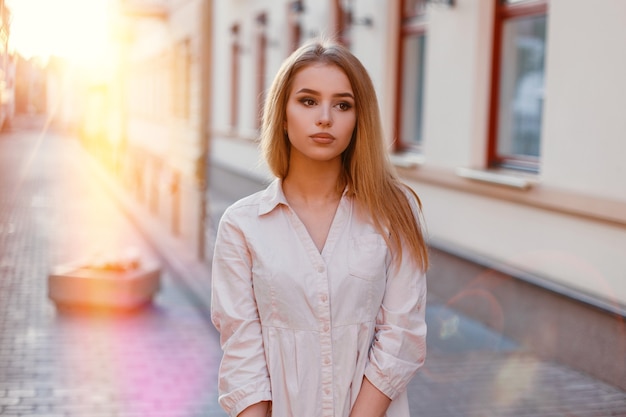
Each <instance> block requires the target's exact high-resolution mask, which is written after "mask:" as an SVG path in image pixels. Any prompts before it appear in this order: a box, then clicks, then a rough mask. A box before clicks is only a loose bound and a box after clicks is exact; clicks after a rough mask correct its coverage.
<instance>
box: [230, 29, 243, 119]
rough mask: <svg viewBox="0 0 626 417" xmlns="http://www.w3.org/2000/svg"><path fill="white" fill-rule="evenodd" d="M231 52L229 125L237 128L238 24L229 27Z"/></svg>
mask: <svg viewBox="0 0 626 417" xmlns="http://www.w3.org/2000/svg"><path fill="white" fill-rule="evenodd" d="M230 33H231V36H232V39H231V52H230V74H231V79H230V126H231V128H233V129H235V128H237V125H238V123H239V69H240V66H241V63H240V62H239V57H240V55H241V54H240V51H241V45H240V43H239V25H238V24H234V25H233V26H231V28H230Z"/></svg>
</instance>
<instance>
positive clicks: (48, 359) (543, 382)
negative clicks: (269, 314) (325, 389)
mask: <svg viewBox="0 0 626 417" xmlns="http://www.w3.org/2000/svg"><path fill="white" fill-rule="evenodd" d="M103 173H104V171H99V170H98V169H97V168H95V167H94V166H93V160H91V159H90V158H89V157H87V155H86V153H85V151H84V150H83V149H82V148H81V146H80V145H79V144H78V143H77V141H76V140H74V139H70V138H66V137H63V136H62V135H60V134H56V133H54V132H47V131H45V129H44V130H42V127H41V126H40V125H39V124H34V125H32V126H29V125H28V124H22V125H21V127H20V126H18V127H17V128H16V129H15V131H13V132H11V133H8V134H7V133H4V134H0V415H2V416H10V417H11V416H48V417H56V416H59V417H60V416H63V417H74V416H80V417H108V416H111V417H114V416H119V417H127V416H128V417H152V416H154V417H161V416H163V417H178V416H180V417H195V416H206V417H218V416H220V417H221V416H224V413H223V412H222V410H221V409H220V408H219V406H218V405H217V402H216V388H215V381H216V372H217V365H218V361H219V358H220V356H221V352H220V350H219V345H218V340H217V334H216V332H215V329H214V328H213V327H212V325H211V324H210V322H209V321H208V316H207V312H208V310H207V308H208V306H207V304H206V300H207V293H206V288H207V287H206V285H205V284H206V282H205V281H206V279H208V277H206V276H204V275H208V274H207V273H206V272H205V270H204V269H203V268H199V267H198V266H197V265H193V262H192V261H190V260H188V257H187V256H185V254H184V253H182V252H181V251H180V250H177V248H176V247H175V246H171V245H170V246H168V245H169V243H168V242H169V241H168V240H167V239H166V238H165V237H164V235H163V234H162V233H161V232H159V230H158V227H155V224H154V223H150V222H149V221H147V216H145V212H142V211H141V207H139V206H136V205H133V202H132V199H128V198H127V197H128V196H125V195H124V192H123V191H122V189H121V188H116V187H115V184H114V181H112V179H111V178H107V177H106V175H105V174H103ZM211 202H212V203H213V204H214V205H215V207H222V208H223V207H225V206H226V205H228V204H229V201H225V200H224V199H221V200H220V196H219V195H212V196H211ZM219 213H220V209H217V210H214V211H213V216H214V217H215V219H214V221H215V220H216V218H217V217H219ZM129 247H134V248H137V250H139V252H140V254H141V257H142V259H157V260H160V261H161V262H162V264H163V266H164V270H163V273H162V277H161V278H162V288H161V290H160V291H159V293H158V295H157V296H156V298H155V300H154V303H153V305H152V306H151V307H149V308H146V309H143V310H141V311H139V312H137V313H135V314H128V315H123V316H110V315H99V314H90V315H85V314H62V313H60V312H59V311H57V310H56V308H55V306H54V304H52V303H51V302H50V300H48V298H47V275H48V273H49V270H50V267H51V266H53V265H57V264H59V263H64V262H67V261H73V260H76V259H81V258H83V257H85V256H90V255H92V254H94V253H98V252H102V253H117V252H119V251H120V250H123V249H126V248H129ZM190 278H191V279H190ZM194 283H195V284H194ZM197 283H201V285H196V284H197ZM427 320H428V324H429V335H428V348H429V354H428V359H427V361H426V365H425V367H424V368H423V369H422V370H421V371H420V372H419V373H418V375H417V376H416V378H415V379H414V380H413V381H412V383H411V385H410V386H409V398H410V401H411V404H410V405H411V411H412V415H413V417H419V416H428V417H495V416H504V417H509V416H510V417H517V416H520V417H565V416H568V417H571V416H577V417H592V416H593V417H604V416H626V393H624V392H623V391H620V390H617V389H616V388H614V387H611V386H609V385H606V384H604V383H602V382H601V381H598V380H596V379H593V378H590V377H588V376H586V375H583V374H580V373H578V372H576V371H575V370H573V369H570V368H567V367H563V366H561V365H559V364H556V363H552V362H543V361H540V360H539V359H538V358H536V357H534V356H532V355H530V354H529V353H527V352H524V351H523V350H521V349H520V348H519V346H517V345H516V344H515V343H514V342H512V341H510V340H506V339H504V338H502V337H501V336H500V335H498V334H495V333H494V332H492V331H490V330H489V329H487V328H485V327H484V326H482V325H481V324H479V323H476V322H473V321H471V320H469V319H467V318H465V317H463V316H461V315H458V314H456V313H455V312H454V311H452V310H450V309H447V308H446V307H445V306H444V303H442V302H441V301H440V300H437V299H436V298H434V297H432V296H431V298H430V299H429V307H428V309H427Z"/></svg>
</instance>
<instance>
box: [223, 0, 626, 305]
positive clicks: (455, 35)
mask: <svg viewBox="0 0 626 417" xmlns="http://www.w3.org/2000/svg"><path fill="white" fill-rule="evenodd" d="M216 4H217V6H216V7H217V9H216V10H217V13H216V20H217V21H216V26H215V40H216V44H215V51H216V56H215V65H216V67H215V73H216V79H215V80H214V86H215V91H216V96H215V97H214V100H215V101H214V103H215V104H214V109H215V110H214V125H213V129H214V130H213V131H214V133H215V135H214V137H213V139H212V140H213V153H212V155H211V157H212V159H213V160H214V161H216V162H218V163H220V164H221V165H222V166H228V167H231V168H232V169H233V170H234V171H235V172H242V173H245V174H246V175H250V176H252V177H257V178H259V179H260V180H265V179H266V178H267V171H266V170H264V169H263V167H262V165H261V166H260V167H259V166H258V165H253V161H258V160H259V153H258V149H257V145H256V143H255V142H252V141H250V140H248V139H249V138H250V137H254V136H255V135H256V132H254V130H252V131H251V130H250V129H249V127H250V126H252V124H251V120H252V119H251V116H250V114H251V113H250V108H249V106H250V103H251V101H252V98H251V95H250V91H254V90H253V89H252V90H251V87H250V86H251V83H252V82H253V81H252V76H253V73H252V72H246V71H243V72H242V80H241V88H240V91H241V97H240V103H241V105H242V107H241V109H240V110H241V113H242V115H244V114H245V115H246V116H245V118H244V119H243V126H242V131H241V132H238V133H236V134H235V135H234V137H230V136H228V135H225V134H223V133H224V132H227V131H228V124H227V121H228V114H229V113H228V105H227V103H229V98H228V92H229V90H228V86H229V85H230V79H229V72H228V71H229V69H228V63H229V59H230V58H229V49H228V48H229V46H228V43H229V42H228V39H229V34H228V31H227V29H228V27H229V25H230V24H231V22H232V21H234V20H238V21H239V22H240V23H241V24H242V27H244V28H246V27H247V29H245V30H244V33H243V34H242V35H243V38H242V39H243V41H244V43H245V48H247V51H246V52H245V53H244V56H243V57H242V68H244V67H245V66H246V65H247V64H246V63H247V62H252V61H251V60H250V56H252V55H253V53H252V51H250V50H249V48H251V47H252V46H253V43H251V38H250V36H251V35H250V32H249V30H250V28H251V27H253V20H252V19H253V17H252V16H254V13H256V11H258V10H259V9H265V10H266V11H267V12H268V14H269V15H270V19H269V29H268V30H269V31H270V33H272V35H271V36H276V33H278V32H280V30H284V27H285V26H284V24H285V23H284V20H282V19H283V18H282V17H281V16H283V15H284V10H285V3H284V2H282V1H281V2H269V1H260V2H244V1H239V2H232V1H227V0H220V1H217V2H216ZM330 4H331V2H330V1H327V2H312V1H306V2H305V8H306V9H307V12H306V13H305V16H304V17H303V18H304V19H305V22H306V28H305V37H306V35H307V34H309V33H313V32H315V31H319V30H322V29H323V28H324V27H326V26H325V25H328V21H327V20H325V19H328V15H329V13H328V10H327V8H328V7H329V6H330ZM354 4H355V15H356V17H357V18H360V17H365V16H370V17H372V18H373V21H374V24H373V25H372V26H371V27H365V26H355V27H354V28H353V35H354V36H353V45H352V49H353V51H354V53H355V54H356V55H357V56H358V57H359V58H360V59H361V60H362V61H363V63H364V64H365V66H366V67H367V68H368V69H369V71H370V74H371V76H372V78H373V81H374V84H375V86H376V89H377V93H378V95H379V103H380V105H381V112H382V115H383V120H384V123H385V131H386V132H387V136H388V137H390V136H391V135H390V133H391V131H392V130H391V128H392V127H393V117H394V112H395V109H394V106H395V102H396V98H395V88H394V86H395V74H396V67H395V65H396V64H395V62H396V57H397V55H396V54H397V43H396V42H397V38H396V36H397V14H395V13H396V10H395V6H396V5H397V4H398V1H397V0H394V1H389V2H379V1H375V0H355V1H354ZM429 7H430V9H429V23H428V25H429V26H428V45H427V64H426V65H427V66H426V91H425V107H426V113H425V126H424V133H425V139H424V152H423V160H424V162H423V164H422V165H421V166H419V167H417V168H414V169H412V170H403V171H402V172H403V175H405V178H406V180H407V181H408V182H409V183H410V184H412V185H413V186H414V188H415V189H416V190H417V191H418V193H420V194H421V196H422V198H423V201H424V206H425V214H426V220H427V222H428V231H429V235H430V237H431V239H432V241H433V242H438V243H439V244H441V245H444V246H447V247H449V248H456V249H459V250H461V251H462V252H464V253H470V254H474V255H476V257H478V258H480V257H482V258H485V259H489V260H490V261H492V262H493V263H495V264H500V265H503V266H507V265H508V266H511V267H515V268H517V269H520V270H522V271H525V272H527V273H531V274H533V275H535V276H536V277H537V278H538V280H539V281H541V280H544V281H545V282H546V283H558V284H560V285H564V286H566V287H568V288H570V289H572V290H574V291H579V292H581V293H584V294H586V295H591V296H593V297H597V298H599V299H601V300H604V301H609V302H617V303H618V304H622V305H626V279H625V278H626V275H624V271H626V257H624V256H623V254H621V252H623V248H626V204H624V203H626V185H624V184H625V183H624V178H626V165H625V164H624V163H623V155H624V154H626V140H624V138H626V118H624V117H623V111H624V109H625V108H626V78H625V77H624V76H623V74H625V73H626V49H625V48H623V45H625V44H626V42H625V41H626V25H624V16H626V3H625V2H623V1H621V0H603V1H601V2H596V3H593V4H592V3H590V2H588V1H586V0H551V1H550V6H549V13H550V14H549V18H548V31H549V33H548V51H547V69H546V71H547V72H546V80H547V81H546V107H545V113H544V126H543V128H544V131H543V138H542V165H541V173H540V174H539V175H534V176H531V177H530V179H529V183H528V185H529V187H528V188H521V189H516V188H509V187H503V186H501V185H494V184H485V183H481V186H480V187H482V188H480V187H477V186H476V185H475V184H476V183H475V182H474V181H471V180H467V179H464V178H461V177H459V176H458V175H457V170H458V168H473V169H477V170H479V171H480V170H483V169H484V168H485V164H486V151H485V149H486V143H487V135H488V126H487V124H488V117H489V90H490V80H491V78H490V77H491V74H490V68H491V49H492V24H493V17H492V16H493V8H494V1H493V0H457V1H456V6H455V7H453V8H447V7H443V6H429ZM325 8H326V12H324V9H325ZM246 30H247V31H248V32H246ZM277 31H278V32H277ZM276 42H278V46H276V47H274V48H272V49H271V52H270V54H271V58H270V59H268V74H269V75H270V76H273V72H275V69H276V68H277V67H278V65H279V61H281V60H282V59H283V58H284V57H285V55H286V52H285V51H286V49H285V47H284V45H283V43H282V42H283V39H282V38H280V37H277V38H276ZM268 78H271V77H268ZM268 83H269V80H268ZM440 174H441V175H440ZM504 175H505V177H504V178H505V179H508V177H511V176H512V177H513V178H514V179H516V180H517V179H520V178H521V179H528V177H527V176H522V175H520V174H516V173H512V174H511V173H505V174H504ZM426 177H428V179H426ZM478 188H480V190H479V191H480V192H478V191H477V190H478ZM561 197H563V198H561ZM575 212H578V214H576V213H575Z"/></svg>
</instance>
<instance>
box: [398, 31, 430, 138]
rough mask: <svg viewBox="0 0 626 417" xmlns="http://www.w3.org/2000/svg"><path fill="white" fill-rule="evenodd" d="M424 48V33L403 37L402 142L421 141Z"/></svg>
mask: <svg viewBox="0 0 626 417" xmlns="http://www.w3.org/2000/svg"><path fill="white" fill-rule="evenodd" d="M425 49H426V35H425V34H422V35H419V36H407V37H405V38H404V55H403V57H404V67H403V68H402V74H403V79H402V108H401V112H402V118H401V120H402V126H401V127H400V135H401V136H400V138H401V139H402V141H403V142H405V143H407V144H413V145H420V144H421V143H422V118H423V113H424V109H423V106H424V58H425Z"/></svg>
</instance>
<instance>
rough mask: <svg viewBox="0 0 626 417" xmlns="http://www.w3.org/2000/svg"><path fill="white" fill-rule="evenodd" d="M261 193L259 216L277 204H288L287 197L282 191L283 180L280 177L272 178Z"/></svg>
mask: <svg viewBox="0 0 626 417" xmlns="http://www.w3.org/2000/svg"><path fill="white" fill-rule="evenodd" d="M262 193H263V194H262V196H261V203H260V204H259V216H262V215H264V214H267V213H269V212H270V211H272V210H274V209H275V208H276V206H278V205H279V204H285V205H288V203H287V198H286V197H285V194H284V193H283V182H282V180H281V179H280V178H276V179H274V181H272V182H271V183H270V185H268V186H267V188H266V189H265V190H264V191H263V192H262Z"/></svg>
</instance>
